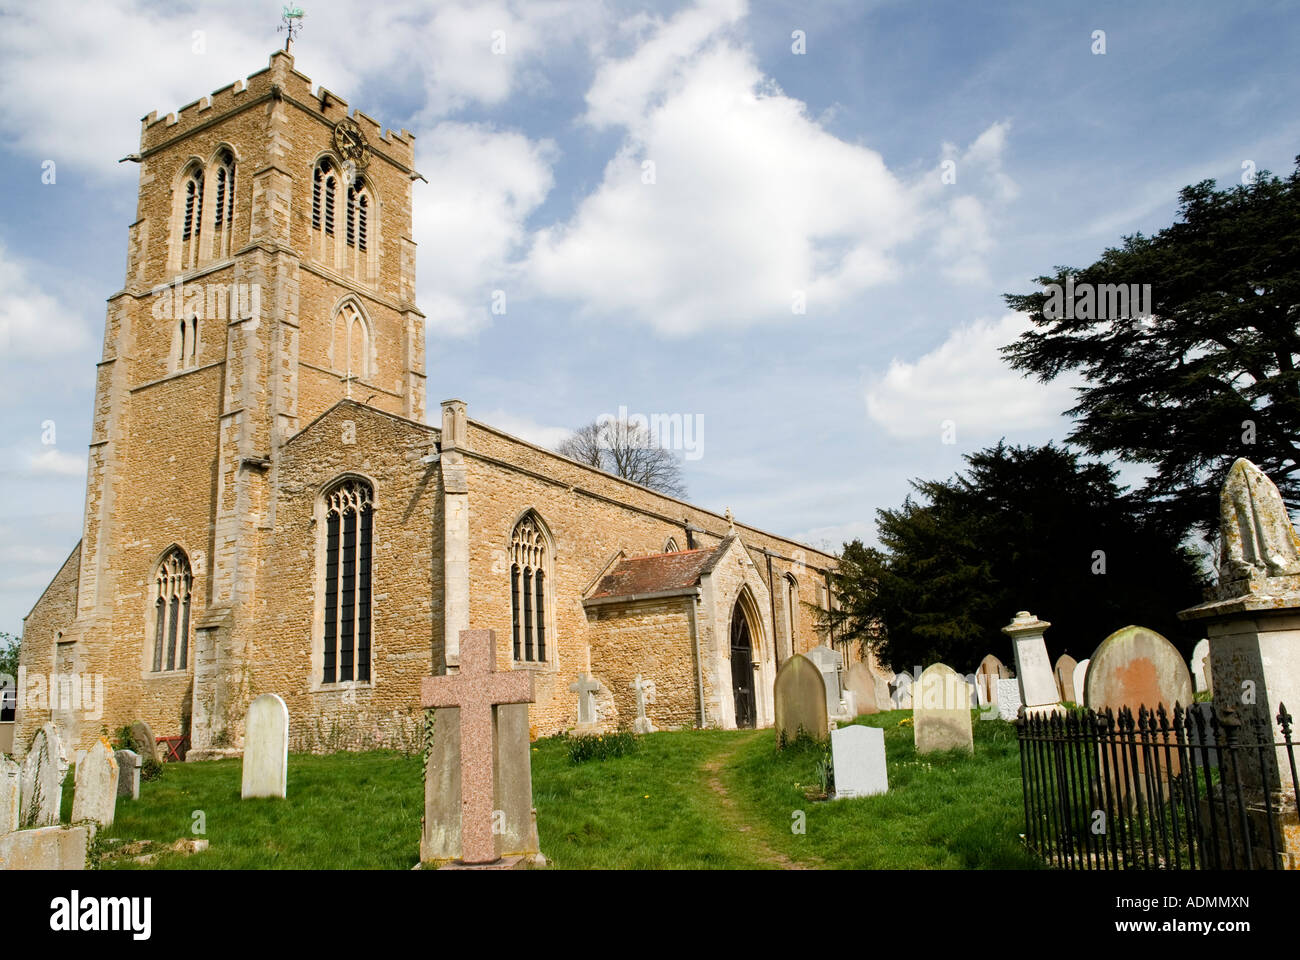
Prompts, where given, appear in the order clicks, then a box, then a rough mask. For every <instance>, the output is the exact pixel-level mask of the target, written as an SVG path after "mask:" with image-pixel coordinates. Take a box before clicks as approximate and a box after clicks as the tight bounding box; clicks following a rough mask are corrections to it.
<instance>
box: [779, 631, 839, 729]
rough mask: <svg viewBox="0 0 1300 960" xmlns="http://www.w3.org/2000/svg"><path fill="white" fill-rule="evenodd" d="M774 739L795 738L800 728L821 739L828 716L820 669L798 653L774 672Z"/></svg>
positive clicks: (828, 719)
mask: <svg viewBox="0 0 1300 960" xmlns="http://www.w3.org/2000/svg"><path fill="white" fill-rule="evenodd" d="M775 699H776V730H777V742H778V743H780V742H781V741H782V740H785V741H790V740H793V739H795V738H796V737H797V736H798V735H799V732H800V731H801V730H802V731H803V732H804V733H806V734H808V735H809V736H812V737H815V738H817V739H818V740H825V739H826V733H827V730H828V729H829V725H830V718H829V717H828V716H827V714H826V682H825V681H824V680H823V679H822V672H821V671H820V670H819V669H817V664H815V663H813V662H812V661H811V660H809V659H808V658H807V657H805V656H804V655H803V654H801V653H796V654H795V655H794V656H793V657H791V658H790V659H789V660H787V661H786V662H785V663H783V664H781V669H780V670H778V671H777V672H776V686H775Z"/></svg>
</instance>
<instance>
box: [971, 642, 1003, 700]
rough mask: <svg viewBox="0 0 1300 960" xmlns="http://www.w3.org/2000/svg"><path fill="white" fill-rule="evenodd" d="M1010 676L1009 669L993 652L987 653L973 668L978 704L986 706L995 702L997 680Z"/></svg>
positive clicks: (996, 697)
mask: <svg viewBox="0 0 1300 960" xmlns="http://www.w3.org/2000/svg"><path fill="white" fill-rule="evenodd" d="M1010 676H1011V671H1010V670H1008V669H1007V668H1006V666H1005V665H1004V664H1003V663H1002V661H1001V660H999V659H998V658H997V657H995V656H993V654H991V653H990V654H989V655H988V656H987V657H985V658H984V659H983V660H981V661H980V665H979V666H978V667H977V668H976V669H975V687H976V692H977V694H978V695H979V700H978V701H977V702H978V703H979V705H980V706H982V707H983V706H987V705H989V704H991V703H997V699H998V681H999V680H1005V679H1007V678H1009V677H1010Z"/></svg>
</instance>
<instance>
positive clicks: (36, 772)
mask: <svg viewBox="0 0 1300 960" xmlns="http://www.w3.org/2000/svg"><path fill="white" fill-rule="evenodd" d="M67 774H68V761H67V760H66V759H64V754H63V743H62V741H61V740H60V739H59V732H58V730H57V729H56V728H55V726H54V724H53V723H47V724H45V725H44V726H43V727H41V729H39V730H37V731H36V736H35V737H34V738H33V739H32V745H31V748H30V749H29V750H28V751H27V756H26V757H24V758H23V769H22V775H21V779H22V787H21V789H22V799H21V801H20V802H21V809H20V810H19V814H18V821H19V825H20V826H21V827H24V828H26V827H46V826H51V825H53V824H57V823H58V822H59V810H60V808H61V806H62V802H63V780H64V778H65V777H66V776H67Z"/></svg>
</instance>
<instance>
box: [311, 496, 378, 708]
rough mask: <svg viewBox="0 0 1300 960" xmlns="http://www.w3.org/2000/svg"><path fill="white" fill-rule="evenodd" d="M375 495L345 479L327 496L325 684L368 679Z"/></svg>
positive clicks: (323, 671) (323, 669)
mask: <svg viewBox="0 0 1300 960" xmlns="http://www.w3.org/2000/svg"><path fill="white" fill-rule="evenodd" d="M373 529H374V491H373V489H372V488H371V486H370V484H368V483H366V481H364V480H361V479H358V478H355V477H349V478H347V479H346V480H343V481H342V482H341V483H338V484H336V485H335V486H334V487H332V488H331V489H330V491H329V492H328V493H327V494H326V495H325V531H324V536H325V631H324V641H325V642H324V656H323V663H322V679H323V681H324V682H325V683H337V682H344V681H349V680H357V681H361V682H363V683H365V682H369V680H370V641H371V637H370V600H371V591H370V573H371V571H370V559H371V544H372V539H373Z"/></svg>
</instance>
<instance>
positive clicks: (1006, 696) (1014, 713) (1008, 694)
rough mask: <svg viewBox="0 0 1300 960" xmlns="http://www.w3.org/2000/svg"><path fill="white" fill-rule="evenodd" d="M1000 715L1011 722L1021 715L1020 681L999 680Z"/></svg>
mask: <svg viewBox="0 0 1300 960" xmlns="http://www.w3.org/2000/svg"><path fill="white" fill-rule="evenodd" d="M997 683H998V716H999V717H1001V718H1002V719H1003V720H1005V721H1007V722H1008V723H1010V722H1011V721H1012V720H1014V719H1016V717H1018V716H1020V681H1019V680H999V681H998V682H997Z"/></svg>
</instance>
